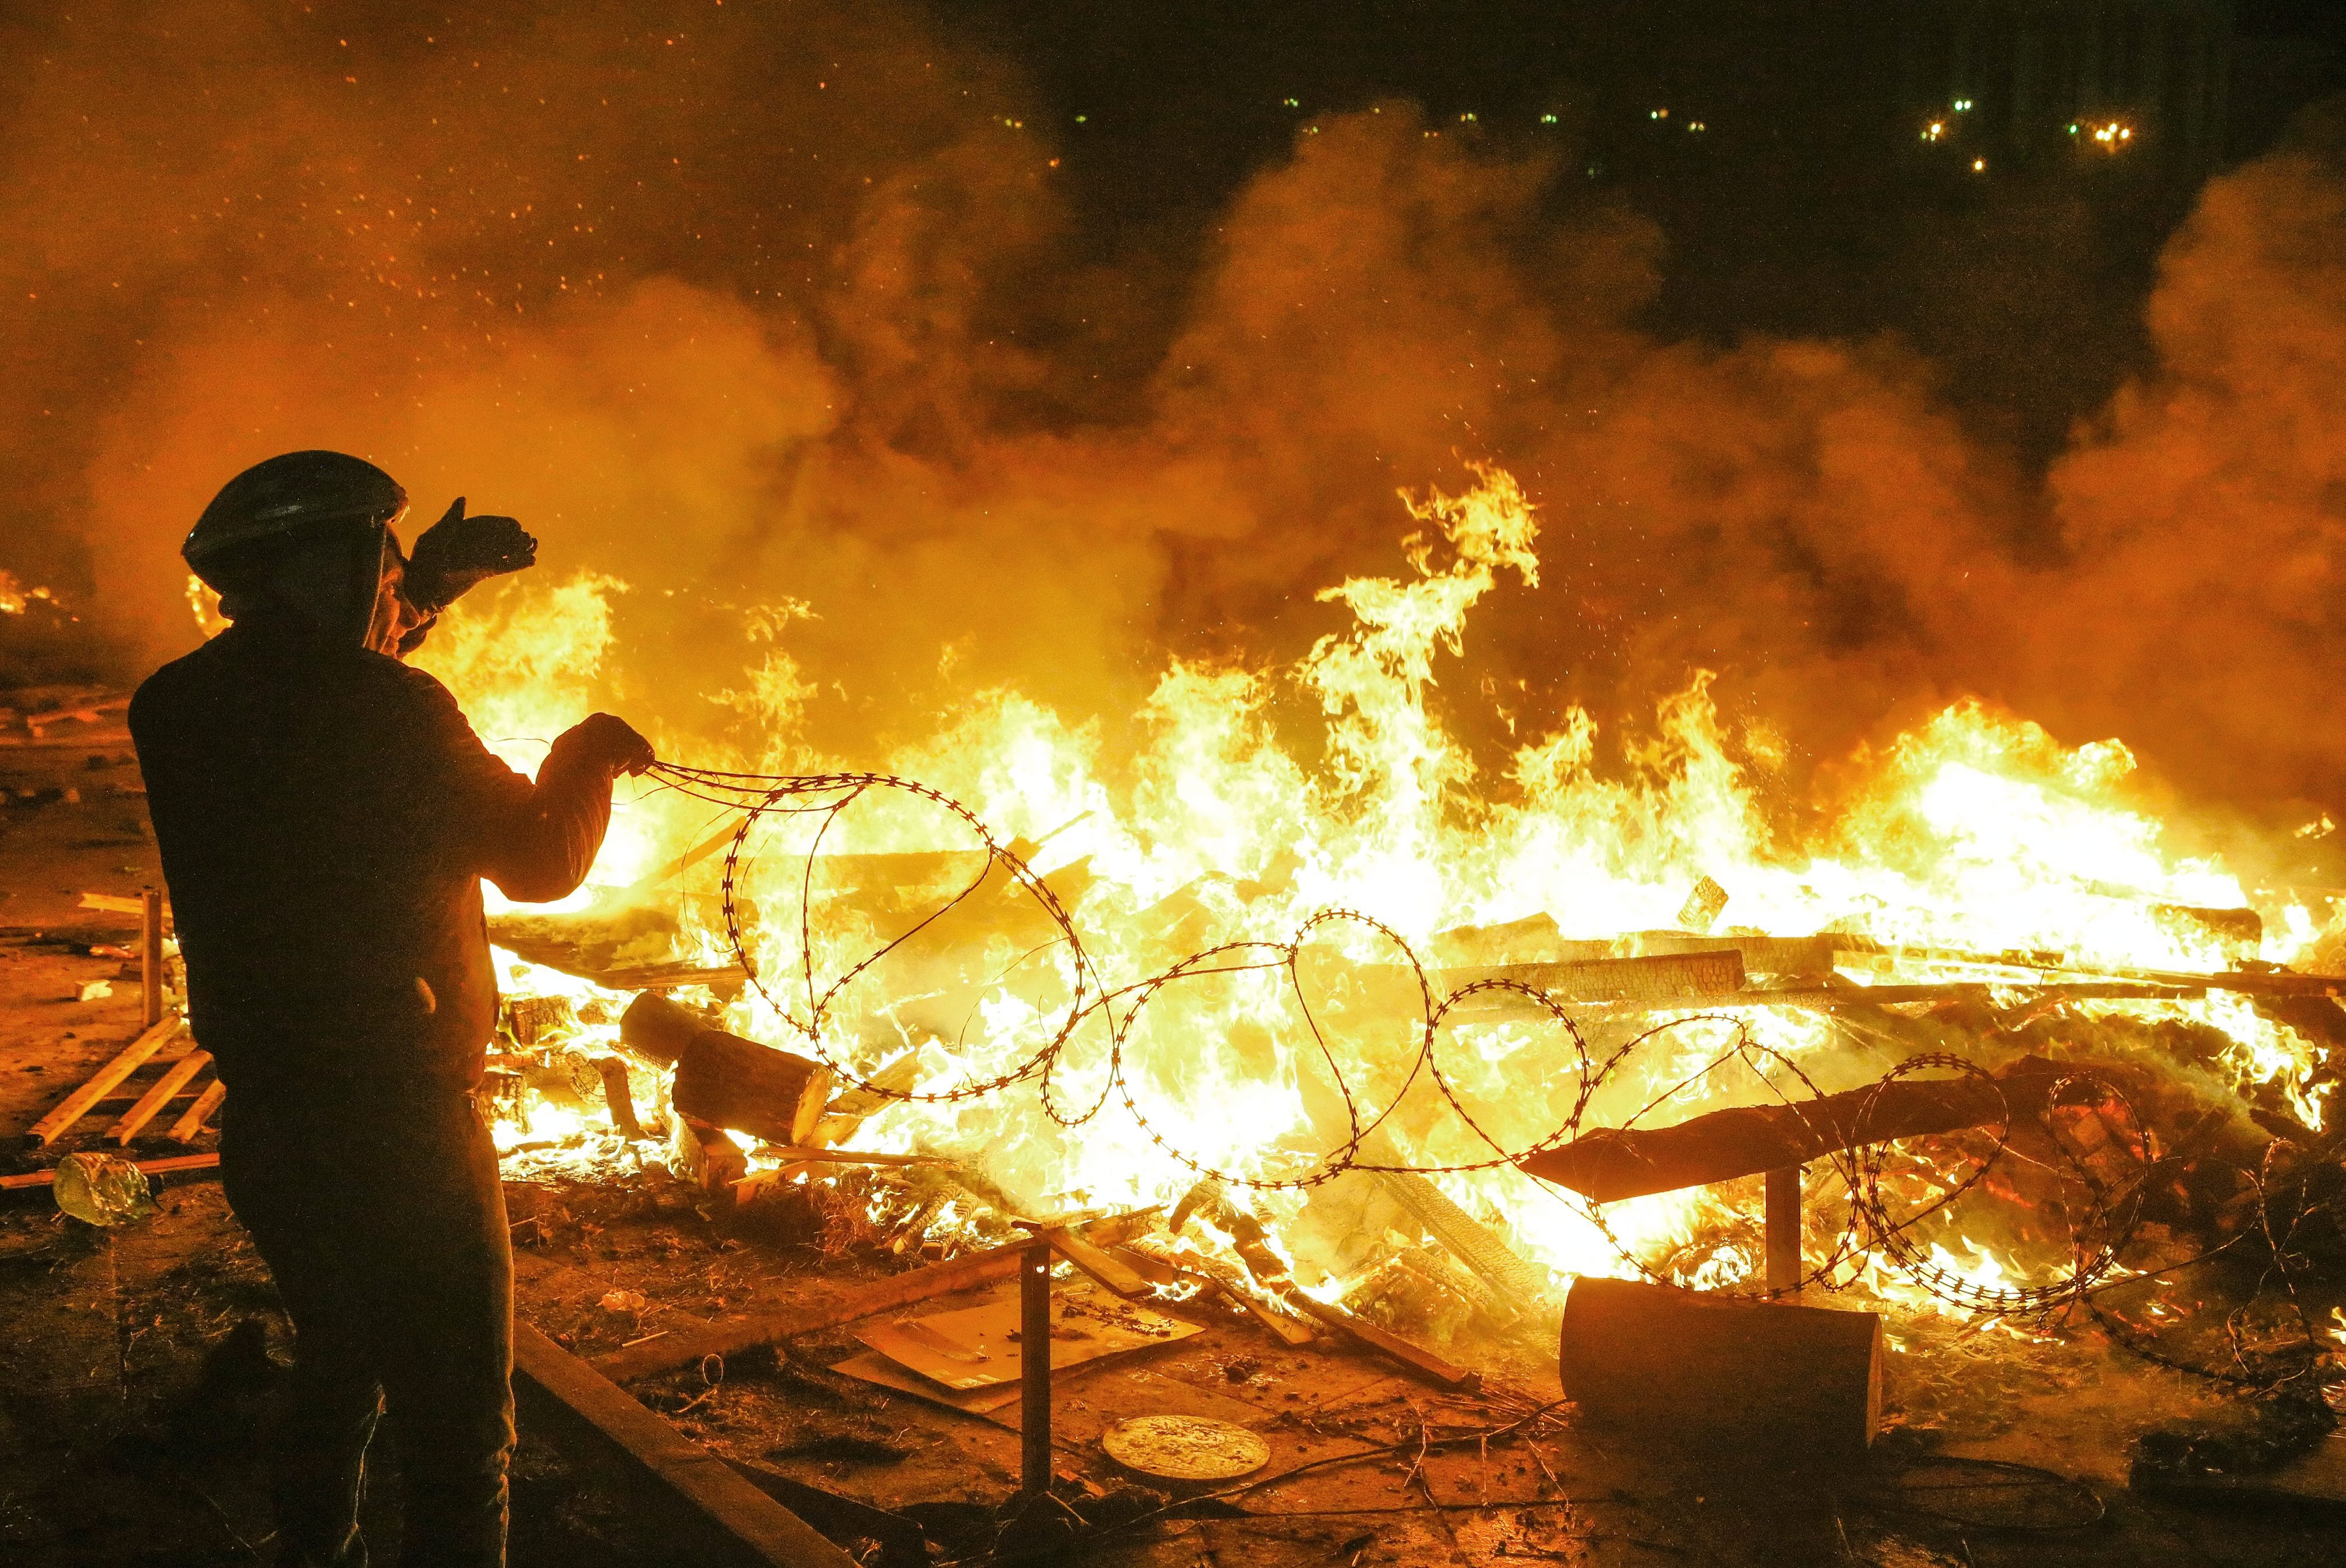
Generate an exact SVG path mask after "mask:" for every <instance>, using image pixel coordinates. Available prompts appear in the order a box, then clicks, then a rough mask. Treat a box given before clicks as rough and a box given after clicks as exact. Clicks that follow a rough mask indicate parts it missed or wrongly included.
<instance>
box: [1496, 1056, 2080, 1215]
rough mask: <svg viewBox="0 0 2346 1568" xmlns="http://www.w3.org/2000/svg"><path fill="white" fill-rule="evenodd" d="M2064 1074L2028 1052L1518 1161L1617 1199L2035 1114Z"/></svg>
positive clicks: (1592, 1139) (1606, 1133) (1581, 1143)
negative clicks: (1991, 1069) (1943, 1074)
mask: <svg viewBox="0 0 2346 1568" xmlns="http://www.w3.org/2000/svg"><path fill="white" fill-rule="evenodd" d="M2063 1073H2064V1069H2062V1068H2059V1067H2056V1066H2055V1065H2054V1064H2052V1063H2049V1062H2046V1061H2045V1060H2044V1059H2043V1058H2041V1057H2029V1058H2026V1059H2025V1060H2024V1061H2022V1062H2020V1063H2017V1064H2015V1065H2014V1066H2012V1067H2011V1068H2008V1069H2006V1070H2005V1071H2004V1073H2003V1074H1999V1075H1997V1076H1996V1077H1994V1078H1981V1077H1965V1078H1947V1079H1933V1080H1923V1081H1918V1080H1913V1079H1893V1080H1891V1081H1888V1082H1885V1083H1882V1084H1875V1085H1873V1086H1872V1087H1869V1088H1864V1089H1852V1090H1850V1091H1849V1092H1847V1093H1845V1094H1840V1095H1823V1096H1821V1097H1819V1098H1816V1099H1810V1100H1801V1101H1798V1102H1795V1103H1793V1104H1790V1105H1747V1106H1739V1107H1737V1108H1736V1109H1734V1110H1728V1111H1714V1112H1712V1113H1711V1114H1709V1115H1704V1116H1697V1117H1695V1118H1694V1119H1693V1120H1691V1121H1687V1122H1681V1123H1679V1124H1678V1125H1677V1126H1674V1127H1658V1128H1653V1129H1647V1128H1642V1127H1621V1128H1607V1129H1602V1130H1599V1131H1596V1132H1593V1133H1589V1134H1587V1135H1584V1136H1582V1137H1579V1138H1576V1139H1574V1140H1573V1141H1572V1142H1571V1143H1568V1144H1566V1145H1563V1146H1562V1147H1561V1148H1555V1149H1548V1150H1545V1151H1544V1152H1542V1153H1539V1154H1535V1155H1532V1156H1528V1157H1526V1158H1525V1159H1524V1160H1523V1161H1522V1162H1521V1168H1522V1169H1523V1170H1524V1171H1525V1173H1526V1174H1528V1175H1531V1176H1538V1177H1540V1178H1541V1179H1542V1180H1544V1181H1552V1182H1555V1183H1556V1184H1557V1185H1558V1186H1567V1187H1570V1188H1571V1189H1572V1190H1573V1191H1575V1192H1577V1193H1580V1194H1582V1195H1583V1196H1586V1197H1589V1198H1593V1199H1594V1200H1596V1202H1598V1203H1615V1202H1617V1201H1619V1200H1620V1199H1623V1198H1630V1197H1643V1196H1646V1195H1647V1194H1649V1193H1658V1192H1674V1191H1676V1190H1677V1189H1678V1188H1679V1187H1687V1186H1708V1185H1709V1184H1710V1183H1712V1182H1720V1181H1731V1180H1733V1179H1735V1178H1736V1177H1738V1176H1758V1175H1760V1173H1762V1172H1764V1171H1771V1170H1781V1169H1783V1168H1785V1167H1787V1166H1799V1165H1804V1164H1806V1163H1807V1162H1808V1161H1810V1160H1812V1159H1815V1158H1817V1157H1819V1156H1822V1155H1828V1154H1832V1153H1834V1152H1836V1151H1839V1150H1841V1149H1850V1148H1855V1147H1857V1146H1859V1145H1863V1144H1872V1143H1885V1142H1889V1141H1891V1140H1893V1139H1897V1138H1913V1137H1921V1136H1924V1135H1929V1134H1933V1133H1950V1132H1955V1131H1959V1130H1961V1129H1963V1128H1965V1127H1977V1126H1987V1125H1994V1124H1996V1123H1999V1122H2002V1121H2004V1120H2005V1119H2006V1118H2007V1117H2011V1118H2015V1119H2016V1118H2020V1117H2025V1116H2030V1115H2035V1113H2036V1112H2037V1111H2039V1110H2041V1109H2043V1108H2044V1106H2045V1103H2046V1100H2047V1097H2048V1096H2049V1095H2050V1094H2051V1092H2052V1088H2053V1085H2054V1084H2055V1083H2056V1082H2057V1081H2058V1080H2059V1079H2060V1077H2061V1076H2062V1075H2063Z"/></svg>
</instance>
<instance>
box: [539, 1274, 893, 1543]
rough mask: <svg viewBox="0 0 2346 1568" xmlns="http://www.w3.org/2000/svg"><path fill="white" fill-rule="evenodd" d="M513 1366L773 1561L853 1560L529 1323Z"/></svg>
mask: <svg viewBox="0 0 2346 1568" xmlns="http://www.w3.org/2000/svg"><path fill="white" fill-rule="evenodd" d="M513 1344H514V1369H515V1371H517V1372H519V1373H521V1375H522V1376H523V1377H525V1378H527V1379H528V1380H530V1381H531V1382H533V1383H535V1384H536V1385H537V1386H538V1387H539V1388H540V1389H543V1390H545V1391H546V1393H548V1394H550V1395H552V1396H553V1397H554V1398H555V1399H556V1400H559V1401H560V1402H561V1404H562V1405H563V1406H564V1407H565V1408H566V1409H567V1410H570V1411H571V1412H572V1413H573V1414H574V1415H576V1416H577V1417H579V1418H580V1419H581V1420H584V1421H586V1423H587V1424H588V1425H589V1426H591V1427H593V1428H595V1429H596V1430H597V1431H600V1432H601V1433H602V1434H603V1435H604V1436H605V1437H607V1438H608V1439H609V1440H610V1441H612V1442H613V1443H614V1444H616V1445H617V1447H618V1448H619V1450H620V1451H622V1452H624V1453H626V1454H627V1456H628V1457H629V1458H630V1459H633V1460H634V1461H636V1462H637V1463H638V1464H640V1465H642V1466H643V1468H644V1469H645V1470H646V1471H649V1472H650V1473H651V1474H652V1475H653V1476H654V1477H655V1478H656V1479H658V1481H661V1482H663V1483H664V1484H666V1485H668V1487H670V1488H672V1489H674V1490H675V1491H676V1492H678V1494H679V1495H680V1496H682V1497H684V1498H685V1499H687V1500H688V1502H691V1503H692V1504H693V1505H694V1506H695V1507H697V1508H699V1510H700V1512H702V1513H703V1514H705V1515H707V1516H708V1518H709V1521H710V1522H712V1523H714V1524H715V1525H716V1526H717V1527H718V1528H719V1529H720V1530H722V1531H724V1532H726V1533H727V1534H728V1535H730V1536H731V1537H733V1539H735V1540H736V1541H739V1543H741V1544H742V1545H743V1546H745V1547H747V1548H748V1549H749V1550H750V1552H751V1553H754V1554H755V1555H756V1556H757V1558H758V1560H759V1561H760V1562H761V1563H771V1564H773V1565H774V1568H854V1565H855V1560H854V1559H853V1558H852V1557H850V1556H848V1554H847V1553H844V1552H841V1550H840V1549H839V1548H838V1547H836V1546H834V1545H832V1544H831V1543H830V1542H828V1541H826V1540H824V1539H823V1538H822V1537H821V1535H819V1534H817V1533H816V1532H815V1530H814V1527H813V1526H812V1525H811V1524H809V1523H807V1522H806V1521H805V1520H803V1519H801V1518H800V1517H799V1516H798V1515H797V1514H795V1513H792V1512H790V1510H789V1509H787V1508H784V1507H783V1506H782V1505H781V1504H780V1503H779V1502H775V1501H774V1500H773V1499H772V1498H770V1497H769V1496H767V1495H766V1493H765V1492H761V1491H760V1490H759V1489H758V1488H757V1487H755V1486H752V1485H751V1484H750V1482H749V1481H745V1480H743V1479H742V1478H741V1477H740V1476H739V1475H738V1474H736V1473H735V1472H734V1471H733V1470H732V1468H731V1467H730V1466H729V1465H728V1464H727V1463H726V1462H725V1461H723V1460H721V1459H719V1458H718V1457H717V1456H716V1455H715V1454H713V1453H711V1452H709V1451H708V1450H707V1449H705V1448H702V1447H701V1446H700V1445H699V1443H697V1442H694V1441H692V1440H690V1439H689V1438H688V1437H686V1436H685V1435H684V1434H683V1433H682V1432H679V1431H677V1430H676V1429H675V1428H674V1427H672V1426H670V1425H669V1424H668V1422H667V1421H665V1420H661V1419H660V1418H659V1417H658V1416H657V1415H654V1414H653V1413H652V1412H651V1411H649V1410H646V1409H645V1408H644V1407H643V1406H642V1405H640V1404H637V1402H636V1401H635V1400H633V1399H632V1398H630V1397H629V1396H628V1394H627V1391H626V1390H623V1389H621V1388H619V1387H618V1386H617V1384H615V1383H613V1382H612V1381H611V1380H609V1379H608V1378H607V1377H605V1376H604V1375H603V1374H602V1373H600V1372H598V1371H597V1370H596V1369H594V1368H592V1367H590V1366H588V1365H587V1364H586V1362H584V1361H582V1360H580V1359H578V1358H577V1357H576V1356H574V1355H572V1354H571V1353H570V1352H569V1351H567V1350H566V1349H563V1348H562V1347H561V1346H559V1345H557V1344H556V1343H555V1342H554V1341H553V1340H551V1339H547V1338H546V1336H545V1335H544V1334H542V1333H540V1332H539V1331H538V1330H537V1329H535V1328H533V1327H532V1326H531V1325H529V1324H527V1323H525V1322H520V1321H516V1322H515V1324H514V1341H513Z"/></svg>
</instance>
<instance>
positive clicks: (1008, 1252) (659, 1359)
mask: <svg viewBox="0 0 2346 1568" xmlns="http://www.w3.org/2000/svg"><path fill="white" fill-rule="evenodd" d="M1154 1212H1155V1211H1153V1210H1150V1211H1147V1215H1145V1216H1123V1215H1112V1216H1109V1217H1107V1218H1104V1219H1098V1220H1094V1221H1093V1222H1092V1223H1091V1224H1090V1225H1088V1226H1086V1227H1083V1228H1084V1230H1085V1232H1086V1236H1087V1237H1089V1238H1090V1239H1092V1240H1094V1241H1104V1242H1114V1241H1119V1240H1122V1239H1123V1238H1124V1237H1125V1236H1126V1235H1127V1234H1128V1231H1127V1229H1126V1228H1125V1227H1127V1226H1134V1227H1137V1225H1139V1224H1140V1223H1143V1222H1144V1220H1145V1218H1146V1217H1147V1216H1153V1214H1154ZM1024 1249H1025V1242H1013V1243H1011V1244H1010V1245H1009V1246H1007V1247H988V1248H986V1249H985V1250H984V1251H983V1252H972V1253H967V1254H964V1256H962V1257H955V1258H951V1259H949V1260H947V1261H946V1262H943V1263H933V1264H931V1265H929V1267H927V1268H915V1269H913V1270H912V1271H911V1272H909V1273H905V1274H892V1275H890V1276H889V1277H888V1278H885V1279H873V1280H871V1281H868V1282H866V1283H865V1284H862V1285H858V1286H854V1287H852V1288H849V1289H847V1290H845V1291H842V1292H841V1294H839V1295H838V1296H835V1297H833V1298H831V1299H830V1300H828V1301H818V1302H810V1303H807V1304H806V1305H803V1306H799V1307H791V1308H785V1309H783V1310H782V1311H780V1312H767V1313H761V1314H760V1315H758V1316H756V1317H751V1318H741V1319H735V1320H734V1321H732V1322H730V1323H710V1324H708V1325H705V1326H703V1327H701V1328H698V1329H686V1330H684V1331H682V1332H680V1333H675V1334H669V1335H668V1336H666V1337H665V1338H663V1339H653V1340H648V1341H647V1342H645V1343H644V1344H641V1345H634V1346H629V1347H627V1348H626V1349H619V1350H614V1351H612V1352H611V1353H610V1354H609V1355H607V1356H597V1358H596V1359H595V1365H596V1367H597V1369H599V1370H600V1371H601V1372H602V1373H603V1374H604V1376H606V1377H607V1378H610V1379H611V1380H614V1381H617V1382H632V1381H633V1380H636V1379H637V1378H648V1377H650V1376H652V1375H653V1374H654V1373H657V1372H666V1371H669V1370H672V1369H675V1368H678V1367H683V1366H688V1365H690V1364H691V1363H693V1362H695V1361H698V1360H699V1359H701V1358H702V1357H703V1356H711V1355H714V1356H732V1355H738V1354H739V1353H740V1352H741V1351H743V1350H747V1349H750V1347H752V1346H755V1345H770V1344H772V1343H773V1342H774V1341H776V1340H778V1339H794V1338H796V1337H797V1336H799V1335H801V1334H815V1333H820V1332H821V1331H822V1330H823V1329H836V1328H838V1327H839V1326H840V1325H841V1324H842V1323H852V1322H854V1321H855V1320H856V1319H858V1318H869V1317H870V1316H872V1314H873V1313H874V1312H885V1311H887V1310H889V1309H890V1308H896V1307H908V1306H910V1305H912V1303H913V1302H915V1301H925V1300H928V1299H930V1298H933V1297H937V1296H949V1295H952V1294H953V1293H954V1292H955V1291H957V1290H971V1289H974V1288H977V1287H978V1286H980V1285H990V1284H993V1283H994V1282H995V1281H996V1280H1002V1279H1008V1278H1013V1277H1014V1276H1015V1275H1016V1274H1017V1272H1018V1257H1019V1254H1020V1253H1021V1252H1022V1251H1023V1250H1024Z"/></svg>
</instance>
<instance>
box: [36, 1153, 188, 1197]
mask: <svg viewBox="0 0 2346 1568" xmlns="http://www.w3.org/2000/svg"><path fill="white" fill-rule="evenodd" d="M131 1163H132V1164H134V1165H136V1166H138V1168H139V1169H140V1170H142V1171H145V1172H146V1173H147V1174H148V1176H170V1175H172V1174H173V1173H174V1172H185V1171H208V1170H214V1169H217V1168H219V1156H218V1155H216V1154H213V1155H169V1156H165V1157H164V1158H162V1159H159V1160H134V1161H133V1162H131ZM56 1176H57V1173H56V1171H55V1170H54V1169H52V1170H45V1171H26V1172H23V1173H22V1174H20V1175H17V1176H0V1192H24V1191H26V1190H29V1189H30V1188H33V1187H36V1186H38V1187H46V1186H48V1185H49V1184H50V1183H52V1182H54V1181H56Z"/></svg>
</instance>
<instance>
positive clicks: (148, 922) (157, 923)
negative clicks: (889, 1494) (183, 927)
mask: <svg viewBox="0 0 2346 1568" xmlns="http://www.w3.org/2000/svg"><path fill="white" fill-rule="evenodd" d="M138 906H139V911H138V912H139V917H140V920H141V922H142V929H141V931H140V932H139V942H138V999H139V1002H140V1003H141V1004H142V1005H143V1006H144V1008H145V1010H146V1013H145V1016H146V1026H147V1027H148V1028H149V1029H152V1028H153V1027H155V1025H156V1024H158V1023H161V1022H163V895H162V893H161V891H159V890H158V889H155V888H148V889H147V890H145V891H143V892H141V893H140V894H139V895H138Z"/></svg>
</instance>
